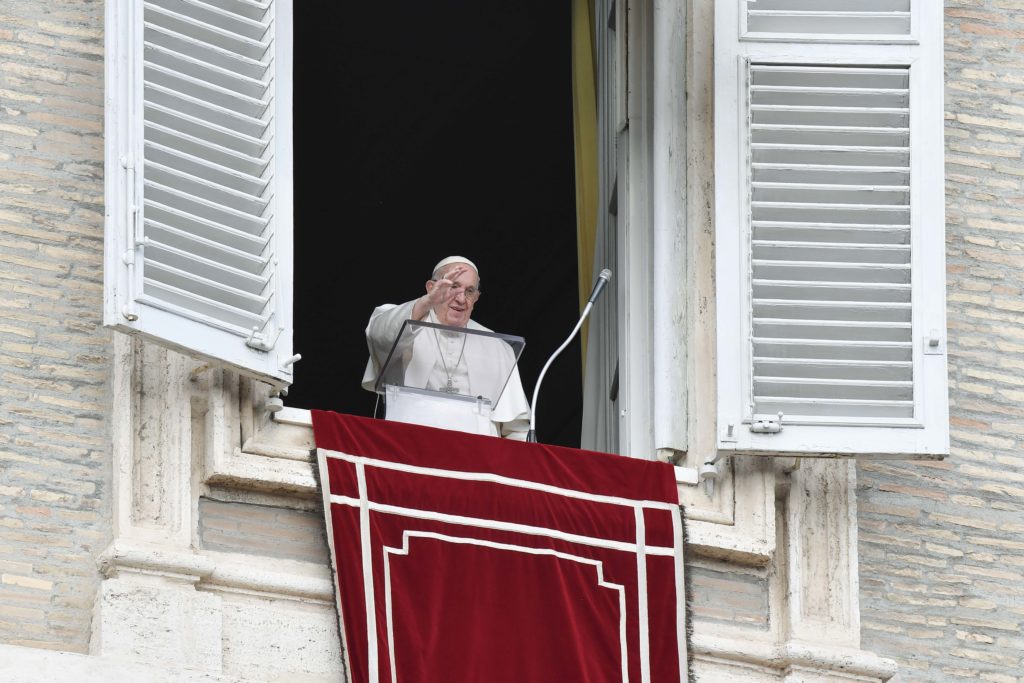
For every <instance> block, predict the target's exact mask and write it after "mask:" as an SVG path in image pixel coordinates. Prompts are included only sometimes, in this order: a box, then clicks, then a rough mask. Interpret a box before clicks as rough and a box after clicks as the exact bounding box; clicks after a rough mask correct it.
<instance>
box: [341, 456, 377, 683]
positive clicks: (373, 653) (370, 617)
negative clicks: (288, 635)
mask: <svg viewBox="0 0 1024 683" xmlns="http://www.w3.org/2000/svg"><path fill="white" fill-rule="evenodd" d="M356 481H357V483H358V485H359V500H358V501H356V504H357V506H358V507H359V551H360V554H361V555H362V560H363V601H364V602H365V603H366V658H367V670H368V672H369V677H370V683H378V681H379V680H380V671H379V670H378V665H379V663H378V661H377V601H376V599H375V596H374V594H373V548H372V546H371V544H370V505H369V497H368V496H367V494H366V468H365V466H364V465H363V464H362V463H357V464H356ZM334 498H335V496H331V502H332V503H334V502H335V501H334Z"/></svg>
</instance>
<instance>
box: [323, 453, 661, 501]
mask: <svg viewBox="0 0 1024 683" xmlns="http://www.w3.org/2000/svg"><path fill="white" fill-rule="evenodd" d="M319 450H321V451H323V452H324V453H326V454H327V457H328V458H335V459H336V460H344V461H345V462H350V463H353V464H361V465H369V466H370V467H379V468H381V469H384V470H395V471H398V472H408V473H410V474H423V475H426V476H429V477H439V478H442V479H459V480H462V481H482V482H489V483H494V484H504V485H506V486H513V487H516V488H521V489H529V490H532V491H543V492H544V493H553V494H555V495H558V496H565V497H567V498H578V499H580V500H589V501H592V502H595V503H608V504H610V505H622V506H624V507H629V508H633V507H636V506H638V505H639V506H640V507H643V508H649V509H652V510H668V511H669V512H677V511H678V510H679V505H678V504H677V503H659V502H656V501H649V500H643V501H641V500H633V499H630V498H621V497H619V496H605V495H602V494H599V493H586V492H585V491H575V490H573V489H564V488H561V487H558V486H552V485H551V484H541V483H538V482H535V481H527V480H525V479H513V478H512V477H506V476H503V475H500V474H489V473H487V472H459V471H455V470H442V469H438V468H435V467H420V466H418V465H405V464H403V463H398V462H391V461H388V460H378V459H376V458H368V457H365V456H362V455H351V454H349V453H342V452H341V451H332V450H329V449H319Z"/></svg>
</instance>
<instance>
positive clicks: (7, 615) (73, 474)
mask: <svg viewBox="0 0 1024 683" xmlns="http://www.w3.org/2000/svg"><path fill="white" fill-rule="evenodd" d="M102 27H103V3H101V2H88V1H85V0H53V1H49V2H17V1H14V0H10V1H8V2H2V3H0V292H2V293H0V642H3V643H8V644H12V645H29V646H34V647H40V648H51V649H59V650H68V651H72V652H85V651H86V650H87V648H88V642H89V624H90V615H91V609H92V605H93V600H94V598H95V595H96V590H97V586H98V585H99V574H98V572H97V569H96V562H95V558H96V556H97V554H98V553H99V552H100V551H101V550H103V548H104V547H105V546H106V545H107V543H108V542H109V541H110V538H111V525H110V501H109V491H108V489H109V486H110V480H111V464H110V454H109V448H110V439H109V435H108V424H107V419H108V418H107V415H109V404H110V401H109V395H108V394H109V389H108V383H107V380H108V376H109V372H110V353H109V345H110V335H109V333H107V332H106V331H104V330H103V329H102V328H101V326H100V325H101V313H102V301H103V299H102V297H103V291H102V256H103V38H102Z"/></svg>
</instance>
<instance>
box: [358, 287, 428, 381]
mask: <svg viewBox="0 0 1024 683" xmlns="http://www.w3.org/2000/svg"><path fill="white" fill-rule="evenodd" d="M415 305H416V300H415V299H413V300H412V301H407V302H406V303H404V304H401V305H396V304H384V305H383V306H378V307H377V308H375V309H374V310H373V313H371V314H370V322H368V323H367V324H366V346H367V348H368V350H369V352H370V360H369V361H368V362H367V363H366V371H365V372H364V373H363V382H362V386H363V388H364V389H366V390H368V391H373V385H374V383H375V382H376V381H377V375H378V374H380V369H381V368H382V367H383V366H384V361H386V360H387V359H388V353H390V352H391V347H392V346H393V345H394V343H395V339H397V338H398V333H399V332H401V331H402V323H404V322H405V321H406V320H409V319H410V318H411V317H412V309H413V307H414V306H415Z"/></svg>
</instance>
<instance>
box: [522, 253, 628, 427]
mask: <svg viewBox="0 0 1024 683" xmlns="http://www.w3.org/2000/svg"><path fill="white" fill-rule="evenodd" d="M611 279H612V271H610V270H609V269H607V268H605V269H604V270H602V271H601V274H600V275H598V276H597V282H595V283H594V290H593V291H592V292H591V293H590V300H589V301H587V305H586V306H584V307H583V313H582V314H580V319H579V321H578V322H577V323H576V327H574V328H572V332H570V333H569V337H568V338H567V339H566V340H565V341H564V342H562V345H561V346H559V347H558V349H556V350H555V352H554V353H553V354H551V358H548V362H547V363H545V364H544V367H543V368H542V369H541V371H540V376H539V377H537V384H536V386H534V387H533V402H532V403H531V404H530V431H528V432H526V440H527V441H530V442H533V443H536V442H537V394H538V393H539V392H540V383H541V382H543V381H544V375H546V374H547V372H548V368H549V367H551V363H552V361H554V360H555V359H556V358H558V354H560V353H562V351H564V350H565V347H566V346H568V345H569V342H571V341H572V340H573V337H575V336H576V333H577V332H579V331H580V328H581V327H583V321H584V320H586V319H587V316H588V315H590V309H591V308H593V307H594V303H595V302H596V301H597V298H598V297H599V296H601V292H602V291H604V287H605V285H607V284H608V282H609V281H610V280H611Z"/></svg>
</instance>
